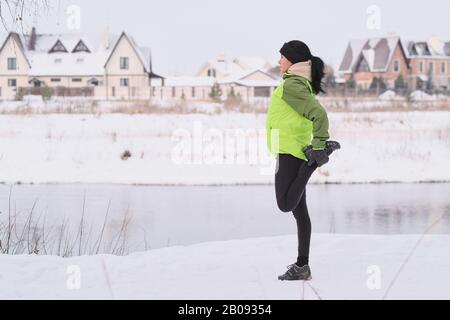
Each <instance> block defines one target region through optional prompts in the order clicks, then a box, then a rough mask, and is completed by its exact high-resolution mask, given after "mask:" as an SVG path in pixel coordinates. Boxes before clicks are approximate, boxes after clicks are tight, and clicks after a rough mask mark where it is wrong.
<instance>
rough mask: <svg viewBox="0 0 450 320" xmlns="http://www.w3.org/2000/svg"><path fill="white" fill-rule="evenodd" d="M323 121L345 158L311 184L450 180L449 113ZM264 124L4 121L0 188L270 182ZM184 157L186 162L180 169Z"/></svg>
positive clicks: (214, 119)
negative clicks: (19, 185)
mask: <svg viewBox="0 0 450 320" xmlns="http://www.w3.org/2000/svg"><path fill="white" fill-rule="evenodd" d="M329 118H330V124H331V129H330V133H331V138H332V139H335V140H339V141H340V142H341V144H342V150H340V151H339V152H337V153H336V154H334V155H333V156H332V157H333V158H332V161H331V162H330V163H329V164H327V165H326V166H324V167H323V168H321V169H320V170H318V171H317V172H316V173H315V174H314V175H313V177H312V179H311V182H312V183H367V182H432V181H450V170H448V169H447V165H448V159H449V158H450V112H443V111H435V112H432V111H430V112H425V111H424V112H368V113H359V112H358V113H330V115H329ZM264 124H265V115H264V114H239V113H225V114H221V115H207V114H184V115H177V114H170V115H160V114H151V115H127V114H102V115H91V114H89V115H67V114H53V115H1V116H0V182H5V183H17V182H21V183H77V182H80V183H123V184H187V185H190V184H191V185H195V184H261V183H263V184H266V183H273V175H272V174H271V172H273V170H272V171H270V170H269V171H267V170H266V167H267V166H268V162H267V160H269V159H270V158H269V155H268V153H267V150H266V140H265V139H266V136H265V129H264V128H265V126H264ZM242 132H244V135H242ZM239 134H240V135H239ZM183 139H184V140H183ZM199 139H200V140H202V139H203V142H201V141H200V144H198V141H199ZM242 142H243V144H242V145H239V143H242ZM254 147H257V149H253V148H254ZM183 148H184V149H183ZM181 149H183V150H184V151H186V150H188V151H189V152H190V154H189V155H188V157H187V158H186V157H185V158H183V159H184V160H183V159H182V160H183V161H182V163H181V164H179V161H180V159H179V158H180V150H181ZM255 150H256V155H257V156H256V159H255V158H252V155H255V154H253V153H252V151H255ZM126 151H129V153H130V154H129V155H131V157H128V155H127V152H126ZM208 154H209V156H208ZM184 155H185V154H184ZM186 159H187V160H188V161H191V163H189V162H186ZM211 159H213V161H210V160H211ZM217 160H223V161H222V162H223V163H220V162H218V161H217ZM177 161H178V163H177ZM208 161H209V162H208ZM272 165H273V163H272Z"/></svg>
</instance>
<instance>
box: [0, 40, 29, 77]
mask: <svg viewBox="0 0 450 320" xmlns="http://www.w3.org/2000/svg"><path fill="white" fill-rule="evenodd" d="M8 41H14V42H15V43H16V44H17V46H18V47H19V49H20V52H22V54H23V56H24V58H25V60H26V61H27V64H28V67H30V68H31V64H30V61H29V60H28V57H27V54H26V50H25V47H24V45H23V42H22V39H21V37H20V35H19V34H18V33H15V32H10V33H9V34H8V36H7V37H6V39H5V41H4V42H3V44H2V46H1V48H0V52H2V51H3V49H4V48H5V46H6V44H7V43H8Z"/></svg>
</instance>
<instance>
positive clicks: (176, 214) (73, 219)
mask: <svg viewBox="0 0 450 320" xmlns="http://www.w3.org/2000/svg"><path fill="white" fill-rule="evenodd" d="M10 189H11V186H8V185H2V186H0V211H1V214H0V221H3V222H5V219H6V218H7V217H8V213H9V211H10V210H11V212H15V213H16V214H18V215H19V219H18V220H21V219H24V218H25V217H26V216H27V215H28V213H29V212H30V211H31V208H32V207H33V204H34V203H35V208H34V211H33V212H34V216H35V217H37V216H39V215H40V216H41V218H42V217H43V216H44V215H45V216H46V223H47V224H48V225H52V224H53V225H58V224H59V223H61V221H62V219H63V218H64V217H65V218H67V219H68V221H70V224H72V225H74V226H76V225H78V223H79V221H80V218H81V216H82V212H83V203H84V211H85V223H86V224H87V225H91V226H93V227H94V230H95V229H96V228H97V229H99V228H101V226H102V225H103V221H104V218H105V214H106V212H107V208H108V202H109V201H111V204H110V210H109V219H108V224H107V226H106V231H105V233H106V234H113V233H114V232H117V230H119V229H120V227H121V223H122V221H123V217H124V215H125V213H127V212H128V214H129V217H131V219H132V220H131V223H130V224H129V229H128V236H129V238H130V243H132V244H133V246H132V247H133V249H132V250H140V249H144V247H145V248H147V249H148V248H159V247H165V246H171V245H188V244H193V243H198V242H204V241H214V240H229V239H244V238H251V237H265V236H275V235H285V234H293V233H295V232H296V230H295V224H294V219H293V217H292V214H291V213H282V212H281V211H279V210H278V208H277V206H276V201H275V193H274V187H273V186H218V187H216V186H188V187H176V186H125V185H15V186H13V187H12V195H11V198H10V197H9V193H10ZM306 192H307V202H308V206H309V212H310V215H311V220H312V224H313V232H316V233H353V234H410V233H414V234H421V233H423V232H424V231H425V230H426V229H427V228H428V227H429V226H430V225H432V224H433V223H434V222H436V221H437V220H438V219H439V221H438V222H437V224H436V225H435V226H434V227H433V228H432V229H431V230H429V233H432V234H433V233H434V234H450V184H367V185H365V184H357V185H309V186H308V188H307V191H306ZM94 233H95V231H94ZM144 239H145V241H144ZM144 243H146V245H144Z"/></svg>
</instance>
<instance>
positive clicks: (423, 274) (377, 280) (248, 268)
mask: <svg viewBox="0 0 450 320" xmlns="http://www.w3.org/2000/svg"><path fill="white" fill-rule="evenodd" d="M420 238H421V236H420V235H396V236H385V235H376V236H366V235H335V234H333V235H332V234H313V237H312V248H311V268H312V272H313V279H312V281H310V282H307V283H303V282H299V281H293V282H281V281H278V280H277V275H278V274H279V273H280V272H284V270H285V266H286V265H287V264H289V263H292V262H293V259H294V253H295V252H296V236H294V235H290V236H281V237H271V238H258V239H246V240H233V241H224V242H208V243H202V244H197V245H192V246H186V247H182V246H178V247H170V248H164V249H157V250H152V251H148V252H140V253H134V254H131V255H129V256H125V257H117V256H106V255H97V256H91V257H89V256H82V257H74V258H68V259H63V258H59V257H56V256H5V255H4V256H1V255H0V299H261V300H264V299H324V300H326V299H382V298H383V297H386V298H387V299H449V298H450V287H449V286H448V284H449V283H450V274H449V272H448V270H449V269H450V257H449V255H448V254H447V252H446V250H445V248H446V246H447V244H448V242H449V241H450V236H448V235H427V236H425V237H424V238H423V239H422V241H420V242H419V245H418V246H417V248H416V249H415V250H413V248H414V247H415V245H416V244H417V243H418V241H419V240H420ZM411 252H412V255H411V256H410V257H409V258H408V259H407V257H408V256H409V255H410V253H411ZM405 260H407V262H406V264H404V262H405ZM403 264H404V266H403V267H402V265H403ZM400 268H402V271H401V272H400V273H399V275H398V276H396V274H397V273H398V271H399V270H400ZM394 278H396V280H395V281H393V279H394ZM391 285H392V286H391ZM390 286H391V289H388V288H389V287H390ZM387 292H388V294H386V293H387Z"/></svg>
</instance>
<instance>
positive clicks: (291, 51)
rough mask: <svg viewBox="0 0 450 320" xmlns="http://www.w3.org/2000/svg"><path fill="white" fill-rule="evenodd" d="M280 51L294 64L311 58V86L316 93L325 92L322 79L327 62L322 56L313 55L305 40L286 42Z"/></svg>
mask: <svg viewBox="0 0 450 320" xmlns="http://www.w3.org/2000/svg"><path fill="white" fill-rule="evenodd" d="M280 53H281V54H282V55H283V56H285V57H286V59H288V60H289V61H290V62H292V63H294V64H295V63H298V62H303V61H308V60H311V86H312V88H313V90H314V93H315V94H319V93H320V92H323V93H325V91H324V89H323V88H322V79H323V78H324V77H325V63H324V62H323V60H322V59H321V58H319V57H316V56H313V55H312V54H311V51H310V50H309V47H308V46H307V45H306V44H305V43H304V42H302V41H299V40H292V41H289V42H286V43H285V44H284V45H283V47H282V48H281V49H280Z"/></svg>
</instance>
